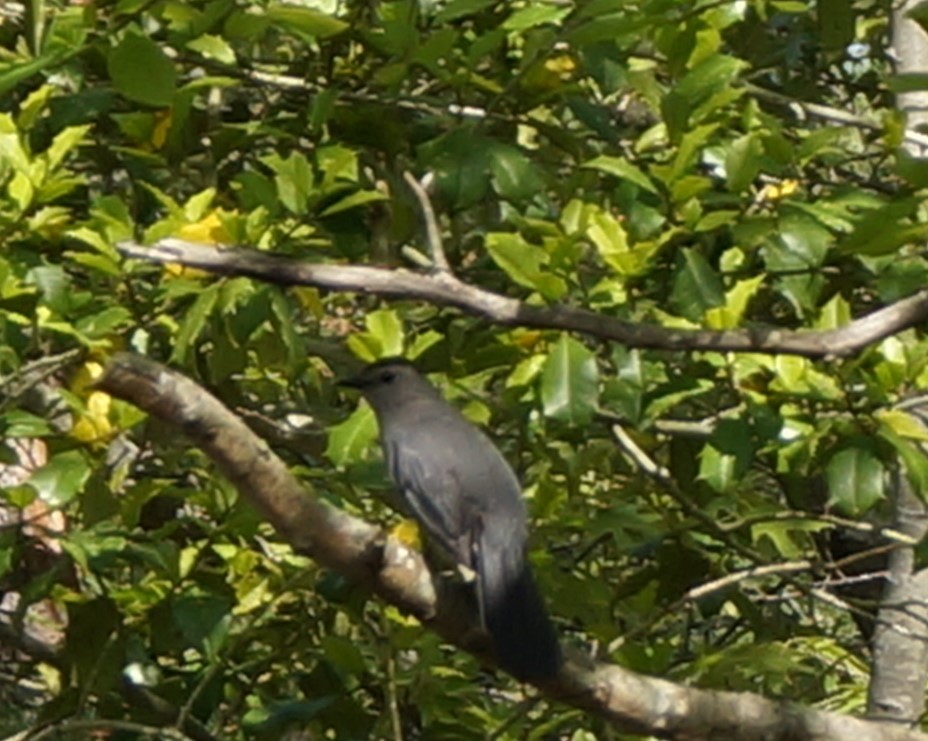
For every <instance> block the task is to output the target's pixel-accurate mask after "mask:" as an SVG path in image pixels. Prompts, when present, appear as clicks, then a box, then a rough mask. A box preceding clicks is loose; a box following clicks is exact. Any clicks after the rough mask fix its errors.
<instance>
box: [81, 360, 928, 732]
mask: <svg viewBox="0 0 928 741" xmlns="http://www.w3.org/2000/svg"><path fill="white" fill-rule="evenodd" d="M98 386H99V388H101V389H102V390H104V391H106V392H108V393H110V394H112V395H114V396H117V397H119V398H121V399H124V400H126V401H130V402H132V403H134V404H135V405H137V406H138V407H140V408H142V409H143V410H144V411H146V412H148V413H149V414H151V415H152V416H155V417H157V418H159V419H161V420H163V421H165V422H167V423H169V424H172V425H174V426H176V427H177V428H178V429H179V430H182V431H183V432H184V433H185V434H186V435H187V436H188V437H190V438H191V439H192V440H193V441H194V443H196V444H197V445H198V446H199V447H200V448H201V449H202V450H203V451H204V452H206V453H207V454H208V455H209V456H210V458H211V459H212V460H213V461H214V462H215V463H216V465H217V466H218V467H219V469H220V470H221V471H222V472H223V474H224V475H225V476H227V477H228V478H229V480H230V481H231V482H232V483H233V484H234V485H235V486H236V488H237V489H238V490H239V492H240V493H241V494H242V495H243V496H244V497H246V498H247V499H248V500H249V501H250V502H251V503H252V504H253V505H254V506H255V507H256V508H257V509H258V510H259V511H261V512H262V514H263V515H264V516H265V517H266V518H267V519H268V520H269V521H270V523H271V524H272V525H273V526H274V527H275V528H276V529H277V531H278V532H279V533H280V534H281V536H282V537H283V538H284V539H285V540H286V541H287V542H288V543H290V544H291V545H292V546H293V547H294V548H297V549H298V550H300V551H302V552H305V553H307V554H309V555H310V556H311V557H313V558H314V559H316V560H317V561H318V562H319V563H320V564H322V565H324V566H326V567H328V568H332V569H334V570H336V571H338V572H339V573H341V574H343V575H344V576H346V577H347V578H350V579H352V580H354V581H356V582H358V583H360V584H362V585H364V586H366V587H367V588H369V589H371V590H372V591H373V592H374V593H376V594H377V595H379V596H380V597H381V598H383V599H384V600H385V601H387V602H390V603H391V604H394V605H396V606H397V607H399V608H401V609H403V610H405V611H407V612H410V613H412V614H414V615H416V616H417V617H419V618H420V619H421V620H422V621H423V622H424V623H425V624H426V625H427V626H428V627H429V628H431V629H433V630H435V631H437V632H438V633H439V634H440V635H442V636H443V637H444V638H445V639H447V640H448V641H449V642H451V643H454V644H456V645H458V646H460V647H461V648H463V649H465V650H468V651H471V652H473V653H475V654H476V655H478V656H479V657H480V658H481V659H483V660H488V661H491V662H492V657H490V656H489V655H488V654H487V653H485V645H486V644H485V642H484V641H482V640H481V639H480V637H479V635H477V636H476V637H475V631H474V630H473V627H472V626H474V625H476V615H475V612H474V609H473V606H472V605H471V604H470V603H469V602H468V600H466V599H464V597H465V595H464V594H463V593H464V591H465V589H464V588H463V587H461V586H455V585H447V584H445V583H444V582H442V581H441V580H440V579H438V578H437V577H435V576H434V575H433V574H432V573H431V572H430V571H429V568H428V566H427V565H426V563H425V562H424V561H423V559H422V557H421V556H420V555H419V554H418V553H415V552H413V551H411V550H409V549H408V548H407V547H406V546H404V545H402V544H401V543H399V542H398V541H396V540H395V539H393V538H388V537H386V536H385V535H384V534H383V532H382V531H381V530H380V528H378V527H376V526H374V525H371V524H370V523H367V522H364V521H363V520H359V519H358V518H355V517H352V516H350V515H348V514H346V513H344V512H342V511H340V510H338V509H336V508H334V507H332V506H330V505H328V504H326V503H324V502H322V501H321V500H319V499H317V498H316V497H315V496H314V495H313V492H312V490H311V489H310V488H309V487H308V486H306V485H305V484H301V483H300V482H298V481H297V480H296V479H295V478H294V477H293V476H291V475H290V473H289V472H288V471H287V468H286V466H285V465H284V463H283V462H282V461H281V460H280V459H279V458H277V456H276V455H274V453H273V452H271V450H270V449H269V448H268V446H267V444H266V443H265V442H264V441H263V440H261V439H260V438H258V437H257V436H256V435H255V434H254V433H253V432H252V431H251V430H250V429H249V428H248V427H247V426H246V425H245V424H244V422H242V420H241V419H239V418H238V417H237V416H236V415H235V414H233V413H232V412H231V411H230V410H229V409H227V408H226V407H225V406H223V405H222V403H221V402H219V400H217V399H216V398H215V397H213V396H211V395H210V394H209V393H207V392H206V391H205V390H204V389H202V388H201V387H199V386H198V385H197V384H195V383H194V382H193V381H191V380H189V379H187V378H185V377H184V376H182V375H180V374H179V373H176V372H175V371H171V370H169V369H168V368H166V367H164V366H162V365H159V364H158V363H155V362H153V361H151V360H147V359H145V358H142V357H139V356H135V355H130V354H127V353H122V354H119V355H116V356H114V357H113V358H112V359H111V360H110V362H109V363H108V365H107V368H106V371H105V373H104V375H103V378H102V379H101V380H100V381H99V383H98ZM539 689H541V690H542V691H543V692H544V693H545V694H546V695H547V696H548V697H550V698H552V699H556V700H561V701H563V702H566V703H568V704H570V705H573V706H575V707H578V708H581V709H584V710H586V711H588V712H590V713H593V714H595V715H598V716H600V717H602V718H604V719H605V720H607V721H608V722H610V723H612V724H614V725H615V726H616V727H617V728H619V729H620V730H622V731H625V732H631V733H643V734H650V735H653V736H658V737H660V738H666V739H679V740H680V741H683V740H684V739H688V740H692V739H720V738H724V739H728V740H729V741H741V740H742V739H744V740H750V741H787V740H788V741H804V740H806V739H809V740H810V741H811V740H812V739H815V741H828V740H829V739H834V741H838V740H839V739H848V738H854V739H856V741H871V740H872V741H902V740H903V739H906V740H911V741H928V736H926V735H924V734H921V733H918V732H915V731H911V730H909V729H906V728H902V727H899V726H896V725H886V724H879V723H874V722H869V721H864V720H859V719H856V718H851V717H849V716H842V715H838V714H835V713H826V712H822V711H818V710H814V709H809V708H803V707H801V706H799V705H793V704H789V703H781V702H775V701H771V700H767V699H765V698H763V697H761V696H759V695H754V694H750V693H735V692H711V691H707V690H699V689H693V688H690V687H685V686H682V685H677V684H674V683H672V682H668V681H665V680H661V679H654V678H651V677H645V676H642V675H638V674H635V673H634V672H630V671H627V670H625V669H622V668H621V667H618V666H612V665H607V664H593V663H592V662H591V661H589V660H586V659H585V658H583V657H580V656H577V655H573V656H571V657H570V658H569V659H568V661H567V662H566V664H565V666H564V668H563V670H562V672H561V675H560V676H559V677H558V678H557V679H556V680H553V681H551V682H548V683H546V684H543V685H539Z"/></svg>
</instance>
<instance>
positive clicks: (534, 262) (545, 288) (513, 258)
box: [486, 232, 567, 300]
mask: <svg viewBox="0 0 928 741" xmlns="http://www.w3.org/2000/svg"><path fill="white" fill-rule="evenodd" d="M486 245H487V251H488V252H489V253H490V257H492V258H493V262H495V263H496V264H497V265H498V266H499V267H500V268H501V269H502V270H503V271H504V272H505V273H506V275H508V276H509V277H510V278H512V279H513V280H514V281H515V282H516V283H518V284H519V285H520V286H525V287H526V288H532V289H534V290H536V291H538V292H539V293H540V294H541V295H542V296H544V297H545V298H548V299H552V300H556V299H559V298H561V296H563V295H564V294H565V293H566V292H567V285H566V284H565V283H564V281H563V280H562V279H561V278H559V277H558V276H556V275H552V274H551V273H548V272H546V271H545V270H544V269H543V266H544V265H546V264H547V262H548V253H547V252H545V251H544V250H543V249H542V248H541V247H538V246H536V245H533V244H529V243H528V242H526V241H525V240H524V239H523V238H522V235H520V234H511V233H509V232H492V233H490V234H487V236H486Z"/></svg>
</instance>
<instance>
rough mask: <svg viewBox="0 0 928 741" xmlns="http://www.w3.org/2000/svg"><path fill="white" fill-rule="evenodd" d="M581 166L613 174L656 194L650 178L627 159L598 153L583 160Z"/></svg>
mask: <svg viewBox="0 0 928 741" xmlns="http://www.w3.org/2000/svg"><path fill="white" fill-rule="evenodd" d="M581 167H587V168H589V169H591V170H599V171H600V172H605V173H608V174H609V175H615V177H617V178H619V179H620V180H627V181H628V182H630V183H633V184H634V185H637V186H638V187H639V188H641V189H642V190H646V191H648V192H649V193H654V194H655V195H656V194H657V188H655V187H654V183H652V182H651V180H650V178H649V177H648V176H647V175H645V174H644V173H643V172H642V171H641V170H639V169H638V168H637V167H636V166H635V165H633V164H632V163H631V162H629V161H628V160H625V159H620V158H619V157H608V156H606V155H600V156H599V157H594V158H593V159H591V160H589V161H587V162H584V163H583V165H581Z"/></svg>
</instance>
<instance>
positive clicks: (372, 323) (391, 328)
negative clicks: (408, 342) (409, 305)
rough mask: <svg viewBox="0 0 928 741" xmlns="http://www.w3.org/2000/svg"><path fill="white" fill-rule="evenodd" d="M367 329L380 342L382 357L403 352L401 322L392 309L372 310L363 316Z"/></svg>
mask: <svg viewBox="0 0 928 741" xmlns="http://www.w3.org/2000/svg"><path fill="white" fill-rule="evenodd" d="M364 324H365V325H366V326H367V331H368V332H369V333H370V335H371V337H373V338H374V339H375V340H377V342H378V343H379V344H380V350H381V354H382V355H383V356H384V357H390V356H395V355H401V354H402V353H403V322H402V320H401V319H400V318H399V316H398V315H397V313H396V312H395V311H393V310H392V309H380V310H379V311H372V312H370V313H369V314H368V315H367V316H366V317H364Z"/></svg>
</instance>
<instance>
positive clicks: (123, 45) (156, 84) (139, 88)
mask: <svg viewBox="0 0 928 741" xmlns="http://www.w3.org/2000/svg"><path fill="white" fill-rule="evenodd" d="M107 70H108V71H109V75H110V79H111V80H112V81H113V87H115V88H116V90H117V91H118V92H120V93H121V94H122V95H124V96H125V97H127V98H129V100H133V101H135V102H137V103H144V104H145V105H151V106H158V107H163V106H168V105H170V104H171V103H172V102H173V100H174V91H175V88H176V86H177V72H176V70H175V69H174V62H172V61H171V60H170V59H169V58H168V56H167V55H166V54H165V53H164V52H163V51H162V50H161V47H159V46H158V45H157V44H156V43H155V42H154V41H152V40H151V39H149V38H147V37H145V36H138V35H136V34H134V33H128V34H126V36H125V37H124V38H123V40H122V41H120V42H119V44H118V45H117V46H116V47H115V48H114V49H112V50H111V51H110V55H109V60H108V61H107Z"/></svg>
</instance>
